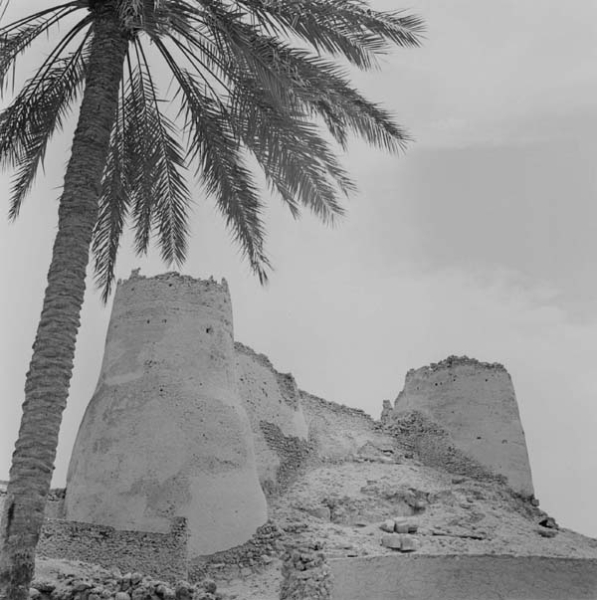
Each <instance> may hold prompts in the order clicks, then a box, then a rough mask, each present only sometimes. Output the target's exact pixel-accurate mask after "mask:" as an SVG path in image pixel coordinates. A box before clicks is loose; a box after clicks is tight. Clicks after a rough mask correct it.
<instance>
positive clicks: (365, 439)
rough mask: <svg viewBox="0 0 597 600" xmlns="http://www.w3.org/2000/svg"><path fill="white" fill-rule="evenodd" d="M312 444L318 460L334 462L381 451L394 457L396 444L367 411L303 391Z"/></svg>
mask: <svg viewBox="0 0 597 600" xmlns="http://www.w3.org/2000/svg"><path fill="white" fill-rule="evenodd" d="M300 394H301V403H302V406H303V413H304V415H305V419H306V421H307V426H308V428H309V441H310V442H311V444H312V445H313V448H314V452H315V454H316V456H317V457H318V458H321V459H323V460H330V461H342V460H347V459H354V458H356V457H358V456H359V454H360V453H363V452H371V450H377V451H379V452H381V453H384V452H386V453H389V454H393V451H394V441H393V439H392V438H391V436H389V435H384V434H382V433H381V432H380V429H379V426H378V424H377V423H376V422H375V421H374V420H373V419H372V418H371V417H370V416H369V415H368V414H367V413H365V412H364V411H363V410H361V409H358V408H350V407H348V406H344V405H342V404H336V403H335V402H330V401H328V400H324V399H323V398H318V397H317V396H313V395H312V394H308V393H307V392H303V391H301V393H300Z"/></svg>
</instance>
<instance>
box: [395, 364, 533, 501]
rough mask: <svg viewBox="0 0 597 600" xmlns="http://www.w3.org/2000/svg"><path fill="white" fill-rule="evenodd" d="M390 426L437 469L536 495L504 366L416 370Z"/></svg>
mask: <svg viewBox="0 0 597 600" xmlns="http://www.w3.org/2000/svg"><path fill="white" fill-rule="evenodd" d="M388 426H389V427H390V428H391V429H393V430H394V431H395V432H396V433H397V434H398V437H399V439H402V441H403V442H406V443H409V444H411V445H412V446H413V448H414V449H415V450H417V451H418V453H419V455H420V457H421V459H422V460H423V461H424V462H426V463H427V464H430V465H431V466H435V467H443V468H445V469H447V470H448V471H452V472H462V471H463V470H464V472H465V473H466V474H468V475H470V476H481V477H483V476H494V477H497V478H503V479H504V480H505V481H506V483H507V484H508V485H509V486H510V487H511V488H512V489H513V490H514V491H516V492H517V493H520V494H522V495H524V496H532V495H533V493H534V492H533V482H532V477H531V468H530V464H529V458H528V453H527V447H526V442H525V437H524V431H523V429H522V424H521V422H520V414H519V412H518V404H517V401H516V395H515V393H514V386H513V384H512V379H511V377H510V375H509V374H508V372H507V371H506V369H505V368H504V367H503V366H502V365H500V364H498V363H491V364H490V363H483V362H479V361H477V360H475V359H470V358H467V357H454V356H452V357H449V358H447V359H446V360H443V361H441V362H440V363H436V364H432V365H430V366H427V367H422V368H420V369H417V370H410V371H409V372H408V373H407V375H406V380H405V384H404V389H403V390H402V391H401V392H400V394H399V395H398V398H397V399H396V403H395V406H394V410H393V412H392V414H391V416H390V418H389V420H388V417H387V416H386V427H388Z"/></svg>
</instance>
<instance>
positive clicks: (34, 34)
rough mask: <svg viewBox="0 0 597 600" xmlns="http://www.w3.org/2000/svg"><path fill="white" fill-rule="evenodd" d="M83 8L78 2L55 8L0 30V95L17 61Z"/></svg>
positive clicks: (27, 17) (28, 16)
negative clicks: (62, 22)
mask: <svg viewBox="0 0 597 600" xmlns="http://www.w3.org/2000/svg"><path fill="white" fill-rule="evenodd" d="M79 8H81V6H80V3H78V2H67V3H66V4H62V5H59V6H53V7H52V8H48V9H45V10H42V11H39V12H37V13H34V14H32V15H27V16H26V17H24V18H22V19H19V20H18V21H15V22H13V23H10V24H8V25H6V26H4V27H1V28H0V94H2V93H3V92H4V91H5V89H6V75H7V74H8V72H9V70H10V69H11V67H13V68H14V65H15V60H16V58H17V57H18V56H19V54H21V53H22V52H24V51H25V50H26V49H27V48H29V46H31V44H32V43H33V42H34V41H35V40H36V39H37V38H38V37H39V36H40V35H41V34H42V33H44V32H46V31H48V30H49V29H50V28H51V27H52V26H53V25H55V24H56V23H58V22H59V21H60V20H61V19H63V18H64V17H65V16H67V15H69V14H70V13H72V12H74V11H76V10H78V9H79Z"/></svg>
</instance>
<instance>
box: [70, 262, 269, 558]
mask: <svg viewBox="0 0 597 600" xmlns="http://www.w3.org/2000/svg"><path fill="white" fill-rule="evenodd" d="M235 361H236V358H235V350H234V340H233V326H232V309H231V302H230V295H229V292H228V286H227V284H226V282H225V281H223V282H222V283H221V284H218V283H216V282H215V281H213V280H209V281H201V280H196V279H192V278H191V277H183V276H181V275H178V274H176V273H168V274H165V275H159V276H157V277H153V278H145V277H142V276H138V275H137V274H136V273H133V276H131V278H130V279H128V280H126V281H122V282H119V284H118V288H117V290H116V295H115V299H114V306H113V309H112V316H111V320H110V325H109V329H108V335H107V339H106V348H105V354H104V361H103V365H102V369H101V374H100V377H99V381H98V384H97V388H96V391H95V393H94V395H93V398H92V399H91V401H90V403H89V406H88V407H87V410H86V412H85V416H84V418H83V421H82V423H81V426H80V429H79V432H78V436H77V440H76V442H75V446H74V449H73V454H72V457H71V462H70V465H69V471H68V477H67V497H66V515H67V518H68V519H69V520H71V521H83V522H88V523H96V524H102V525H110V526H113V527H115V528H117V529H130V530H139V531H154V532H167V531H169V528H170V523H171V519H172V517H177V516H183V517H186V519H187V523H188V527H189V554H190V556H191V557H193V556H199V555H204V554H211V553H213V552H217V551H219V550H223V549H227V548H230V547H232V546H235V545H238V544H241V543H243V542H245V541H246V540H248V539H249V538H250V537H251V535H252V534H253V533H254V532H255V530H256V528H257V527H259V526H260V525H262V524H263V523H264V522H265V521H266V519H267V507H266V500H265V497H264V495H263V492H262V489H261V487H260V484H259V479H258V476H257V467H256V463H255V455H254V448H253V439H252V433H251V428H250V424H249V419H248V417H247V413H246V411H245V408H244V405H243V403H242V402H241V399H240V396H239V393H238V388H237V374H236V370H235Z"/></svg>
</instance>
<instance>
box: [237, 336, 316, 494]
mask: <svg viewBox="0 0 597 600" xmlns="http://www.w3.org/2000/svg"><path fill="white" fill-rule="evenodd" d="M235 350H236V372H237V376H238V389H239V395H240V397H241V400H242V401H243V403H244V406H245V409H246V411H247V414H248V415H249V421H250V423H251V429H252V431H253V443H254V447H255V460H256V462H257V472H258V474H259V481H260V482H261V486H262V488H263V489H264V490H265V491H266V493H268V494H272V493H277V492H280V491H282V490H283V489H285V487H286V486H287V485H288V484H289V483H290V482H291V481H292V479H293V477H294V476H295V475H296V474H297V473H298V472H299V470H300V468H301V465H303V464H304V462H305V460H306V459H307V457H308V454H309V444H308V441H307V438H308V430H307V423H306V421H305V417H304V414H303V409H302V406H301V399H300V393H299V390H298V387H297V385H296V381H295V380H294V377H293V376H292V375H291V374H290V373H287V374H286V373H284V374H283V373H279V372H278V371H276V370H275V369H274V367H273V365H272V363H271V362H270V361H269V359H268V358H267V357H266V356H265V355H264V354H257V353H256V352H254V351H253V350H251V349H250V348H248V347H247V346H244V345H243V344H240V343H239V342H236V343H235Z"/></svg>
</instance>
